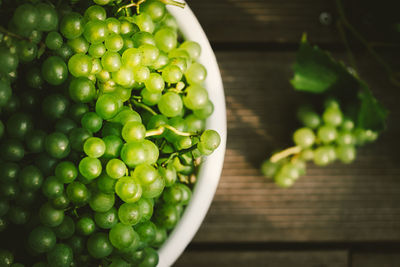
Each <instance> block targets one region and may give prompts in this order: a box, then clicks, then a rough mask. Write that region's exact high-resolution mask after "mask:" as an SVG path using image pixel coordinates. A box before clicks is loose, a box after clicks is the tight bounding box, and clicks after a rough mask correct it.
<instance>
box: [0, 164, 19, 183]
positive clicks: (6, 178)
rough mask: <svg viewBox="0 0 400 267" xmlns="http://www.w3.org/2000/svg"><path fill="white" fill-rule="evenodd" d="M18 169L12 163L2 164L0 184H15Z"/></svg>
mask: <svg viewBox="0 0 400 267" xmlns="http://www.w3.org/2000/svg"><path fill="white" fill-rule="evenodd" d="M19 170H20V167H19V166H18V164H16V163H13V162H3V163H2V164H1V165H0V177H1V179H2V182H15V181H16V180H17V177H18V173H19Z"/></svg>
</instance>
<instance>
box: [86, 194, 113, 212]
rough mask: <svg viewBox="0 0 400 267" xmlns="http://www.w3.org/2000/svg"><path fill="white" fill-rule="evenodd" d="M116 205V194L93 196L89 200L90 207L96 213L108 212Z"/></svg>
mask: <svg viewBox="0 0 400 267" xmlns="http://www.w3.org/2000/svg"><path fill="white" fill-rule="evenodd" d="M114 203H115V195H114V194H105V193H102V192H97V193H95V194H92V196H91V197H90V200H89V206H90V208H91V209H92V210H93V211H95V212H106V211H108V210H110V209H111V208H112V207H113V206H114Z"/></svg>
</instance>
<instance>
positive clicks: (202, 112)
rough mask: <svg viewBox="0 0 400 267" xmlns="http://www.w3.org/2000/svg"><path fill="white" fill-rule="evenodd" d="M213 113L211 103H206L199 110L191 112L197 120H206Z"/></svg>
mask: <svg viewBox="0 0 400 267" xmlns="http://www.w3.org/2000/svg"><path fill="white" fill-rule="evenodd" d="M213 112H214V104H213V103H212V102H211V101H208V102H207V104H206V105H205V106H204V107H203V108H201V109H196V110H193V114H194V115H196V116H197V117H198V118H199V119H207V118H208V117H210V116H211V114H212V113H213Z"/></svg>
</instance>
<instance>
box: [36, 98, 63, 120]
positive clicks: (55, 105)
mask: <svg viewBox="0 0 400 267" xmlns="http://www.w3.org/2000/svg"><path fill="white" fill-rule="evenodd" d="M68 108H69V100H68V98H67V97H65V96H64V95H61V94H51V95H48V96H46V97H45V98H44V99H43V101H42V112H43V113H44V115H45V116H46V117H48V118H50V119H60V118H62V117H63V116H65V115H66V113H67V112H68Z"/></svg>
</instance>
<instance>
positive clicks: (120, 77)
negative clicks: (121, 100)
mask: <svg viewBox="0 0 400 267" xmlns="http://www.w3.org/2000/svg"><path fill="white" fill-rule="evenodd" d="M112 78H113V80H114V81H115V82H116V83H117V84H119V85H121V86H122V87H125V88H132V87H133V85H134V83H135V76H134V72H133V70H132V69H131V68H129V67H126V66H122V67H121V68H120V69H119V70H118V71H116V72H113V74H112ZM129 97H130V95H129ZM129 97H128V99H125V101H126V100H129Z"/></svg>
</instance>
